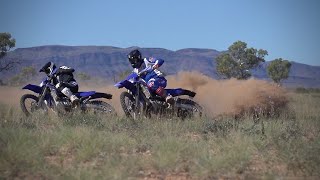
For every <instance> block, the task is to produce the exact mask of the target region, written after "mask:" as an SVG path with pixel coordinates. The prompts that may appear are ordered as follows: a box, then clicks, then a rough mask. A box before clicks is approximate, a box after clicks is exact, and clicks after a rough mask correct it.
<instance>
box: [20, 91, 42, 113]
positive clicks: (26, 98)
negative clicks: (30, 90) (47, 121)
mask: <svg viewBox="0 0 320 180" xmlns="http://www.w3.org/2000/svg"><path fill="white" fill-rule="evenodd" d="M38 101H39V98H38V97H37V96H35V95H32V94H25V95H23V96H22V97H21V98H20V107H21V109H22V111H23V113H24V114H25V115H26V116H30V115H31V114H34V113H35V112H42V113H43V114H47V113H48V109H47V108H46V107H45V105H44V104H43V105H42V106H41V107H39V106H38V105H37V102H38Z"/></svg>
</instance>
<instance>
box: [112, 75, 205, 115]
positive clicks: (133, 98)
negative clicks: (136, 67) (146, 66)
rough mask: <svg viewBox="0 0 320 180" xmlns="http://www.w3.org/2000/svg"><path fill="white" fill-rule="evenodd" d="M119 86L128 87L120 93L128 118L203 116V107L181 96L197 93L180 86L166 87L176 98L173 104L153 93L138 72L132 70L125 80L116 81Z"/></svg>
mask: <svg viewBox="0 0 320 180" xmlns="http://www.w3.org/2000/svg"><path fill="white" fill-rule="evenodd" d="M114 86H116V87H118V88H123V87H124V88H126V89H127V91H126V92H122V93H121V94H120V104H121V107H122V109H123V111H124V113H125V115H126V116H127V117H128V118H131V119H133V120H136V119H139V118H141V117H146V118H151V117H153V116H154V115H156V116H157V117H173V116H175V117H179V118H181V119H186V118H200V117H201V116H202V107H201V106H200V105H199V104H197V103H196V102H194V101H193V100H191V99H184V98H180V97H179V96H181V95H187V96H189V97H191V98H193V97H194V96H195V95H196V93H195V92H192V91H189V90H186V89H182V88H178V89H165V90H166V91H167V93H169V94H170V95H171V96H172V97H173V98H174V103H173V105H170V104H168V103H167V102H166V101H165V98H163V97H160V96H158V95H157V94H155V93H151V92H150V91H149V89H148V87H147V83H146V82H145V81H144V80H143V79H142V78H141V77H140V75H139V74H138V73H135V72H132V73H131V74H130V75H129V76H128V77H127V78H126V79H125V80H122V81H120V82H118V83H116V84H115V85H114Z"/></svg>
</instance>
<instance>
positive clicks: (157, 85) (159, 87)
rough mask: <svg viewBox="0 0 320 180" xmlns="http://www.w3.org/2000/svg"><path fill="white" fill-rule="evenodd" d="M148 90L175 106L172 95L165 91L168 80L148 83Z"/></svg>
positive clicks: (152, 80) (161, 78)
mask: <svg viewBox="0 0 320 180" xmlns="http://www.w3.org/2000/svg"><path fill="white" fill-rule="evenodd" d="M147 85H148V88H149V89H150V90H151V91H152V92H154V93H156V94H157V95H159V96H161V97H163V98H165V100H166V102H167V103H169V104H173V103H174V100H173V98H172V96H171V95H170V94H168V93H167V91H166V90H165V89H164V88H165V87H166V86H167V80H166V79H165V78H163V77H159V78H153V79H150V80H149V81H148V84H147Z"/></svg>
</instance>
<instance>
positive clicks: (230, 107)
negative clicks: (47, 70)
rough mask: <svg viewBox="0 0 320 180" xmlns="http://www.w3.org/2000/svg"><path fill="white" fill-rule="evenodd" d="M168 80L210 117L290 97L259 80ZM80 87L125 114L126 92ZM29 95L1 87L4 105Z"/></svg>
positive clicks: (195, 76)
mask: <svg viewBox="0 0 320 180" xmlns="http://www.w3.org/2000/svg"><path fill="white" fill-rule="evenodd" d="M166 78H167V79H168V87H167V88H179V87H181V88H186V89H189V90H193V91H195V92H196V93H197V95H196V97H195V98H194V100H195V101H197V102H198V103H199V104H200V105H202V106H203V107H204V108H205V111H206V114H208V115H209V116H216V115H219V114H228V113H236V112H237V111H238V109H239V107H240V108H246V107H252V106H255V105H258V104H261V103H265V102H264V101H265V97H269V98H273V97H275V98H279V97H285V96H286V92H285V90H284V89H283V88H280V87H278V86H275V85H274V84H271V83H268V82H266V81H262V80H257V79H249V80H245V81H240V80H236V79H230V80H215V79H212V78H209V77H207V76H204V75H202V74H200V73H197V72H180V73H178V74H177V75H172V76H167V77H166ZM79 84H80V91H87V90H88V91H89V90H95V91H98V92H104V93H110V94H112V95H113V99H112V100H110V101H108V100H106V102H109V103H110V104H111V105H112V106H114V108H115V109H116V110H117V112H118V113H119V114H123V111H122V110H121V107H120V101H119V97H120V93H121V92H123V91H125V89H117V88H116V87H114V86H113V85H103V84H94V82H92V83H91V84H90V85H89V84H88V83H82V82H79ZM93 84H94V85H93ZM26 93H32V92H30V91H28V90H22V89H21V87H9V86H0V104H8V105H12V106H18V105H19V99H20V97H21V96H22V95H23V94H26Z"/></svg>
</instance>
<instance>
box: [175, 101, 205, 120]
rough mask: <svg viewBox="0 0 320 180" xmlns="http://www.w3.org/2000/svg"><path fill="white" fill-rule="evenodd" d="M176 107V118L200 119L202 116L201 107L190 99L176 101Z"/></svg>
mask: <svg viewBox="0 0 320 180" xmlns="http://www.w3.org/2000/svg"><path fill="white" fill-rule="evenodd" d="M177 106H178V108H177V116H178V117H180V118H182V119H186V118H190V119H191V118H194V119H200V118H201V117H202V115H203V114H202V113H203V112H202V111H203V110H202V107H201V106H200V105H199V104H198V103H196V102H194V101H192V100H190V99H179V100H178V101H177Z"/></svg>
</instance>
